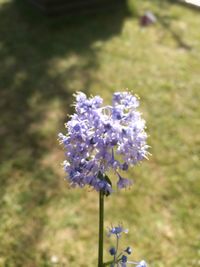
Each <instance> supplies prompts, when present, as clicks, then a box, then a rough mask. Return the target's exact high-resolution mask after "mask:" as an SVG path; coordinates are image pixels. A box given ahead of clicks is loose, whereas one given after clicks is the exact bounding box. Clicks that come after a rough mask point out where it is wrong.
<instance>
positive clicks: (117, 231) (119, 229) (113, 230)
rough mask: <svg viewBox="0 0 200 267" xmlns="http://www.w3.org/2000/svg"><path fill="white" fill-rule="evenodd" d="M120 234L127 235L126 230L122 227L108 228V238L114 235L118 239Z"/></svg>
mask: <svg viewBox="0 0 200 267" xmlns="http://www.w3.org/2000/svg"><path fill="white" fill-rule="evenodd" d="M122 233H126V234H127V233H128V229H125V228H123V227H122V225H118V226H115V227H111V228H108V236H111V235H116V237H117V238H119V237H120V236H121V234H122Z"/></svg>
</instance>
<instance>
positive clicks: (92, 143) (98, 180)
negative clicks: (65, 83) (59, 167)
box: [58, 92, 148, 194]
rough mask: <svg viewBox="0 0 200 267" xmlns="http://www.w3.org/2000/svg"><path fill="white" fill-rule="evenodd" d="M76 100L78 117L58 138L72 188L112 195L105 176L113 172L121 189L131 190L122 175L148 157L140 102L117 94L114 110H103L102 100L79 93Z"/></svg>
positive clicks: (114, 96) (76, 114)
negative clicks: (86, 187) (139, 110)
mask: <svg viewBox="0 0 200 267" xmlns="http://www.w3.org/2000/svg"><path fill="white" fill-rule="evenodd" d="M75 97H76V102H75V111H76V113H75V114H73V115H72V116H71V118H70V120H69V121H68V122H67V123H66V124H65V126H66V128H67V133H66V135H64V134H62V133H60V134H59V135H58V138H59V141H60V143H61V144H62V145H63V146H64V149H65V151H66V153H65V155H66V160H65V161H64V163H63V167H64V170H65V172H66V173H67V179H68V180H69V183H70V185H71V186H80V187H84V186H85V185H89V186H90V187H92V188H94V189H95V190H97V191H100V190H104V192H106V194H110V193H111V192H112V185H111V181H109V180H108V179H107V178H106V173H107V172H108V171H110V170H114V172H115V173H116V174H117V175H118V177H119V180H118V182H117V186H118V188H119V189H122V188H126V187H129V186H130V185H131V182H130V181H129V180H128V179H125V178H122V177H121V176H120V175H119V171H120V170H121V171H126V170H128V168H129V166H134V165H136V164H137V163H138V162H140V161H141V160H143V159H145V158H147V156H148V152H147V149H148V145H147V144H146V139H147V134H146V132H145V121H144V120H143V119H142V118H141V114H140V113H139V112H138V111H137V108H138V106H139V101H138V99H137V98H136V97H135V96H133V95H132V94H131V93H129V92H116V93H114V94H113V100H112V106H102V104H103V99H102V98H101V97H100V96H95V97H90V98H87V96H86V95H85V94H84V93H82V92H79V93H77V94H76V95H75Z"/></svg>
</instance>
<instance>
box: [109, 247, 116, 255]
mask: <svg viewBox="0 0 200 267" xmlns="http://www.w3.org/2000/svg"><path fill="white" fill-rule="evenodd" d="M109 252H110V255H112V256H113V255H115V254H116V249H115V248H114V247H112V248H110V249H109Z"/></svg>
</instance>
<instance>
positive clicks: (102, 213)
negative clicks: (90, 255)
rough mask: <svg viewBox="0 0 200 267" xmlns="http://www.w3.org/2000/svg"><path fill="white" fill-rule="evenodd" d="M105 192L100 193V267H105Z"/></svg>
mask: <svg viewBox="0 0 200 267" xmlns="http://www.w3.org/2000/svg"><path fill="white" fill-rule="evenodd" d="M103 231H104V192H103V190H100V191H99V253H98V267H103V266H104V264H103Z"/></svg>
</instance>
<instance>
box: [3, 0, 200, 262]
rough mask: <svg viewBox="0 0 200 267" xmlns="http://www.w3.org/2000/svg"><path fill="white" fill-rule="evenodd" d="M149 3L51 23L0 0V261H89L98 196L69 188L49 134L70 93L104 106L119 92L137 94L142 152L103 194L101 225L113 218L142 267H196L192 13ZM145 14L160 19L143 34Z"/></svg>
mask: <svg viewBox="0 0 200 267" xmlns="http://www.w3.org/2000/svg"><path fill="white" fill-rule="evenodd" d="M152 2H153V3H150V1H139V0H138V1H134V0H129V9H130V10H131V14H129V15H128V14H127V12H126V10H125V9H123V8H122V9H120V10H116V11H112V12H108V13H101V14H99V15H96V14H91V15H85V16H81V17H79V16H77V17H74V18H70V19H68V18H67V19H66V18H59V19H58V18H57V19H55V18H54V19H50V18H45V17H43V16H42V15H39V14H37V12H35V11H31V10H30V7H29V6H27V5H26V4H25V3H23V1H22V0H18V1H16V2H13V1H11V0H0V111H1V113H0V125H1V126H0V136H1V142H0V160H1V165H0V177H1V178H0V185H1V186H0V199H1V201H0V266H2V267H4V266H5V267H42V266H43V267H44V266H54V265H53V264H51V263H50V259H51V257H52V256H53V255H55V256H57V257H58V259H59V262H60V265H59V266H60V267H61V266H62V265H61V262H62V263H65V267H90V266H97V264H96V262H97V235H98V217H97V212H98V194H97V193H96V192H93V191H92V192H90V191H88V190H87V189H86V190H79V189H75V190H72V189H71V190H70V189H68V187H67V183H66V182H65V181H64V176H65V174H64V173H63V170H62V168H61V166H60V163H61V162H62V161H63V160H64V152H63V151H62V149H61V147H60V146H59V145H58V142H57V140H56V139H57V133H58V132H60V131H62V132H63V131H64V122H65V121H66V120H67V114H71V113H72V112H73V109H72V108H71V106H70V104H71V103H72V102H73V97H72V94H73V93H74V92H75V91H84V92H86V93H87V94H93V95H95V94H99V95H101V96H102V97H104V99H105V102H109V101H110V100H111V96H112V92H114V91H116V90H124V89H125V88H129V89H130V90H133V91H134V93H136V94H138V95H139V96H140V98H141V107H140V110H141V111H142V112H143V116H144V118H145V119H146V121H147V126H148V134H149V144H150V145H151V147H152V148H151V153H152V157H151V158H150V160H149V161H146V162H144V163H142V164H141V165H140V166H137V167H135V168H134V169H132V170H131V171H130V172H129V173H128V174H127V176H128V177H133V178H134V180H135V183H134V186H133V187H132V189H131V190H128V191H123V192H117V193H114V194H113V195H112V197H109V198H107V199H106V214H105V216H106V221H105V226H110V224H111V223H113V224H115V223H118V222H121V221H123V223H124V226H125V227H127V228H129V234H128V235H127V236H126V237H125V238H124V239H123V241H122V244H123V245H124V246H126V245H131V246H132V247H133V248H134V254H133V258H134V259H146V260H147V262H148V263H149V266H150V267H172V266H178V267H191V266H195V267H197V266H200V238H199V237H200V236H199V228H200V210H199V203H200V181H199V178H200V175H199V174H200V173H199V153H200V135H199V128H200V121H199V116H200V108H199V101H200V30H199V27H200V13H199V11H197V10H195V9H189V8H187V7H185V6H182V5H178V4H175V3H174V4H172V3H171V2H165V1H160V2H159V1H152ZM149 9H150V10H152V11H154V12H155V14H156V15H157V16H158V17H159V20H158V22H157V23H156V24H155V25H154V26H151V27H149V28H145V29H141V28H140V26H139V24H138V17H137V15H138V14H142V13H143V12H144V11H145V10H149ZM136 14H137V15H136ZM113 179H114V177H113ZM105 242H106V248H105V250H107V249H108V247H109V245H110V243H111V240H108V239H107V238H106V239H105ZM105 259H106V260H108V259H109V256H108V253H106V251H105ZM57 266H58V265H57Z"/></svg>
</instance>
